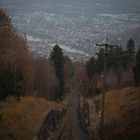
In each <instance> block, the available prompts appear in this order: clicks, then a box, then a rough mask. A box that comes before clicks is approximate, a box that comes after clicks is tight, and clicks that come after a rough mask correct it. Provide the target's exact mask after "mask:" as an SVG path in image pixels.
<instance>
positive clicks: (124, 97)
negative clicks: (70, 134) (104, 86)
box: [89, 87, 140, 140]
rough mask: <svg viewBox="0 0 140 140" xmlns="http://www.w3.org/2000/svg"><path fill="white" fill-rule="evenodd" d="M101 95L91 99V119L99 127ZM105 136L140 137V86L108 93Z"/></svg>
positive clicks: (114, 139)
mask: <svg viewBox="0 0 140 140" xmlns="http://www.w3.org/2000/svg"><path fill="white" fill-rule="evenodd" d="M101 96H102V95H98V96H96V97H95V98H94V99H89V103H90V112H91V113H90V120H91V123H92V127H93V129H94V131H95V132H97V131H96V130H98V128H99V122H100V106H101ZM105 136H106V139H107V140H138V139H140V88H136V87H128V88H122V89H118V90H113V91H110V92H108V93H106V102H105Z"/></svg>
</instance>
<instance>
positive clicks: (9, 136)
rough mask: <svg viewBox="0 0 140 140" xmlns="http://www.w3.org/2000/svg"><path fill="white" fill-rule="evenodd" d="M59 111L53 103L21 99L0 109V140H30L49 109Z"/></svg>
mask: <svg viewBox="0 0 140 140" xmlns="http://www.w3.org/2000/svg"><path fill="white" fill-rule="evenodd" d="M55 108H58V109H61V106H60V105H58V104H57V103H55V102H51V101H46V100H45V99H39V98H36V97H22V98H21V101H20V102H17V101H15V100H13V101H11V100H10V101H9V102H7V103H6V104H5V105H4V107H2V108H0V140H32V139H33V138H34V137H35V135H36V134H37V133H38V130H39V129H40V127H41V124H42V122H43V121H44V119H45V117H46V116H47V113H48V112H49V111H50V109H55Z"/></svg>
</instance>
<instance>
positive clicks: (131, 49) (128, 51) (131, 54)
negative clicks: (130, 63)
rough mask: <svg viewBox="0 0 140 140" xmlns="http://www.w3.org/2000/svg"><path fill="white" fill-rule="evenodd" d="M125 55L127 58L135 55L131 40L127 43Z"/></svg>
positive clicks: (133, 43) (133, 44) (133, 42)
mask: <svg viewBox="0 0 140 140" xmlns="http://www.w3.org/2000/svg"><path fill="white" fill-rule="evenodd" d="M127 53H128V55H129V57H133V56H134V55H135V41H134V40H133V39H129V41H128V43H127Z"/></svg>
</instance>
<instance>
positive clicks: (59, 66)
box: [51, 45, 64, 98]
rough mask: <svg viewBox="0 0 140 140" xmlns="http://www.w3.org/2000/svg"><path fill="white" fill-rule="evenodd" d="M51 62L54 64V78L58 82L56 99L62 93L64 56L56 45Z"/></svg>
mask: <svg viewBox="0 0 140 140" xmlns="http://www.w3.org/2000/svg"><path fill="white" fill-rule="evenodd" d="M51 60H52V61H53V62H54V68H55V72H56V76H57V78H58V80H59V91H58V98H61V97H62V96H63V93H64V56H63V52H62V49H61V48H60V47H59V46H58V45H55V47H54V48H53V51H52V53H51Z"/></svg>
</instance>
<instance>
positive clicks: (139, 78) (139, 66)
mask: <svg viewBox="0 0 140 140" xmlns="http://www.w3.org/2000/svg"><path fill="white" fill-rule="evenodd" d="M134 79H135V83H136V85H140V48H139V50H138V52H137V54H136V66H135V67H134Z"/></svg>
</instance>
